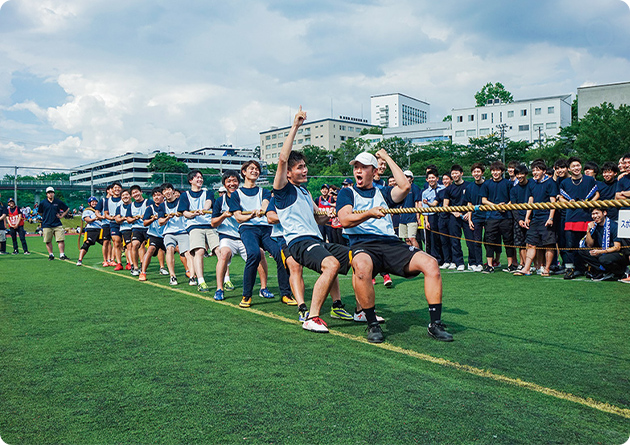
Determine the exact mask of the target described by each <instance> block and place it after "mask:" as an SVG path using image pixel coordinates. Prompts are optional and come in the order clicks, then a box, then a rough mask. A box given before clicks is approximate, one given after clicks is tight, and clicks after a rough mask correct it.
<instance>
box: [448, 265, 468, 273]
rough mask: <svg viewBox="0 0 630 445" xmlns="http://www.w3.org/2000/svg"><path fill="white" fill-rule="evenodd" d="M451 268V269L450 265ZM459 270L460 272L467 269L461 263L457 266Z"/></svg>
mask: <svg viewBox="0 0 630 445" xmlns="http://www.w3.org/2000/svg"><path fill="white" fill-rule="evenodd" d="M449 269H450V267H449ZM457 270H458V271H460V272H461V271H463V270H465V268H464V265H463V264H460V265H459V266H457Z"/></svg>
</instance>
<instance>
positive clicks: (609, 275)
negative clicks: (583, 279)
mask: <svg viewBox="0 0 630 445" xmlns="http://www.w3.org/2000/svg"><path fill="white" fill-rule="evenodd" d="M591 279H592V280H593V281H617V275H615V274H614V273H607V274H601V275H600V276H599V277H597V278H591Z"/></svg>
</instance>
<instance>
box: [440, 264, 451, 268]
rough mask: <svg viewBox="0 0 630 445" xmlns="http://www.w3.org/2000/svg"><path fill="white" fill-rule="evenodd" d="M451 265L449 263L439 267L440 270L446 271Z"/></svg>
mask: <svg viewBox="0 0 630 445" xmlns="http://www.w3.org/2000/svg"><path fill="white" fill-rule="evenodd" d="M450 265H451V263H444V264H442V265H441V266H440V269H448V267H449V266H450Z"/></svg>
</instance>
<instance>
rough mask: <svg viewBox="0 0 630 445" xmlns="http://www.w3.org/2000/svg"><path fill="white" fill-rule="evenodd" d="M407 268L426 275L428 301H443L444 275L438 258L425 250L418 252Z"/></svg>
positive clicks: (426, 296) (425, 287) (425, 289)
mask: <svg viewBox="0 0 630 445" xmlns="http://www.w3.org/2000/svg"><path fill="white" fill-rule="evenodd" d="M407 268H408V270H409V272H412V273H415V272H422V274H423V275H424V296H425V298H426V299H427V303H429V304H440V303H442V275H441V274H440V266H439V265H438V262H437V260H436V259H435V258H433V257H432V256H431V255H428V254H426V253H424V252H416V253H415V254H414V256H413V257H412V258H411V261H410V262H409V265H408V266H407Z"/></svg>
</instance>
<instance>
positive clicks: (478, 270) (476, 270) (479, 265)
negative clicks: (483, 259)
mask: <svg viewBox="0 0 630 445" xmlns="http://www.w3.org/2000/svg"><path fill="white" fill-rule="evenodd" d="M481 271H483V266H482V265H481V264H477V267H476V268H475V272H481Z"/></svg>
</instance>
